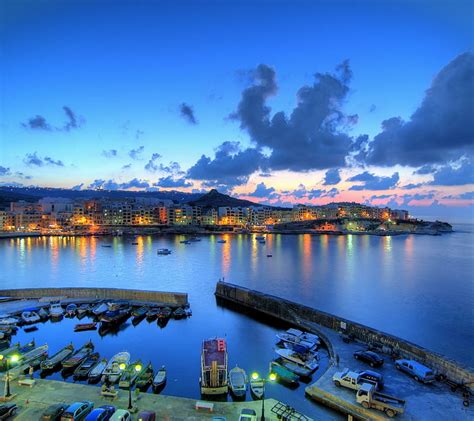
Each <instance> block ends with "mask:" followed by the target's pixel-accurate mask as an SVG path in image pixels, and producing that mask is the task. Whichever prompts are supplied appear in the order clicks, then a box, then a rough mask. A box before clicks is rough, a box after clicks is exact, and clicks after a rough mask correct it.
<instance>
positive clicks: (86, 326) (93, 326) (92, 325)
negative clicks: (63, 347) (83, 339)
mask: <svg viewBox="0 0 474 421" xmlns="http://www.w3.org/2000/svg"><path fill="white" fill-rule="evenodd" d="M96 329H97V322H92V323H79V324H77V325H76V326H74V332H83V331H85V330H96Z"/></svg>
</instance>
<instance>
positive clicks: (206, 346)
mask: <svg viewBox="0 0 474 421" xmlns="http://www.w3.org/2000/svg"><path fill="white" fill-rule="evenodd" d="M199 383H200V386H201V394H202V395H227V392H228V390H229V383H228V376H227V343H226V340H225V339H223V338H211V339H207V340H204V341H203V342H202V351H201V378H200V381H199Z"/></svg>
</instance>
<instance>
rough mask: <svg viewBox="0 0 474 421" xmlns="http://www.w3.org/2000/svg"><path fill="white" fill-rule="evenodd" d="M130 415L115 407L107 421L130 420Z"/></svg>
mask: <svg viewBox="0 0 474 421" xmlns="http://www.w3.org/2000/svg"><path fill="white" fill-rule="evenodd" d="M131 420H132V416H131V415H130V412H128V411H127V410H125V409H117V410H116V411H115V412H114V414H113V415H112V417H110V418H109V421H131Z"/></svg>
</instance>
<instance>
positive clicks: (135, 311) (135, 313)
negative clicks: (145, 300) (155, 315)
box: [131, 306, 149, 317]
mask: <svg viewBox="0 0 474 421" xmlns="http://www.w3.org/2000/svg"><path fill="white" fill-rule="evenodd" d="M148 310H149V308H148V307H147V306H142V307H139V308H137V307H135V308H134V309H133V310H132V312H131V315H132V316H133V317H142V316H144V315H146V313H147V312H148Z"/></svg>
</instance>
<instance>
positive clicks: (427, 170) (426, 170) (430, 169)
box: [413, 164, 436, 175]
mask: <svg viewBox="0 0 474 421" xmlns="http://www.w3.org/2000/svg"><path fill="white" fill-rule="evenodd" d="M435 171H436V167H435V166H434V165H429V164H426V165H423V166H422V167H420V168H418V169H417V170H415V171H413V174H416V175H426V174H432V173H434V172H435Z"/></svg>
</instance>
